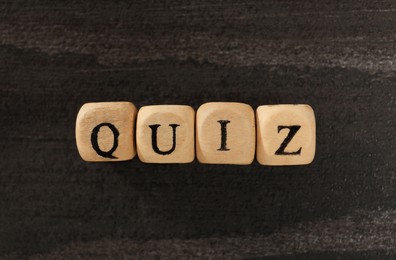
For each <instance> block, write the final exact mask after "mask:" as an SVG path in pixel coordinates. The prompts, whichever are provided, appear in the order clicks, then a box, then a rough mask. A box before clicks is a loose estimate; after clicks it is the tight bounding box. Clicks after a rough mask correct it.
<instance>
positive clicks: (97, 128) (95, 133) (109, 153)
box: [91, 123, 120, 159]
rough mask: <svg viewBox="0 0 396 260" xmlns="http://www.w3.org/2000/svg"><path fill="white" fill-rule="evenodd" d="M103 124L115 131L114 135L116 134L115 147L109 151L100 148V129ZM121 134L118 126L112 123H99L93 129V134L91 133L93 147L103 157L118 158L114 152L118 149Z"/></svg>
mask: <svg viewBox="0 0 396 260" xmlns="http://www.w3.org/2000/svg"><path fill="white" fill-rule="evenodd" d="M102 126H107V127H108V128H110V130H111V131H112V132H113V135H114V142H113V147H112V148H111V149H110V150H109V151H107V152H105V151H102V150H100V148H99V144H98V133H99V131H100V128H102ZM119 135H120V133H119V132H118V130H117V128H116V127H115V126H114V125H112V124H110V123H102V124H99V125H97V126H95V128H94V129H93V130H92V134H91V144H92V147H93V149H94V150H95V151H96V153H97V154H99V155H100V156H102V157H105V158H111V159H117V157H115V156H114V155H113V153H114V151H115V150H117V147H118V136H119Z"/></svg>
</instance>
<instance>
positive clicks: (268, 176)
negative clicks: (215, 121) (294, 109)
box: [0, 0, 396, 259]
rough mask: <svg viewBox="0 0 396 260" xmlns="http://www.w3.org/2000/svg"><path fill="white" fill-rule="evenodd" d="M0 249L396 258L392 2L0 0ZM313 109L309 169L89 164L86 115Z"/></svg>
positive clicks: (71, 255) (395, 15)
mask: <svg viewBox="0 0 396 260" xmlns="http://www.w3.org/2000/svg"><path fill="white" fill-rule="evenodd" d="M0 41H1V45H0V61H1V62H0V104H1V106H0V108H1V110H0V111H1V117H0V125H1V127H0V137H1V138H0V147H1V153H0V155H1V161H0V256H2V258H5V259H8V258H16V259H21V258H28V257H31V258H32V259H46V258H50V259H76V258H77V257H81V258H82V259H107V258H111V259H130V258H132V259H133V258H140V259H151V258H160V259H166V258H171V259H176V258H203V259H207V258H216V259H218V258H224V259H233V258H260V259H261V258H263V259H265V258H267V257H268V258H270V257H272V258H275V259H295V258H312V259H320V258H324V259H333V258H337V257H341V258H347V259H374V258H389V259H394V258H395V257H396V175H395V167H396V152H395V150H396V147H395V143H396V142H395V130H396V127H395V126H396V124H395V117H396V100H395V97H396V84H395V83H396V73H395V72H396V2H395V1H394V0H371V1H369V0H360V1H334V0H329V1H305V0H285V1H275V0H272V1H239V2H238V1H222V0H217V1H174V0H164V1H93V0H92V1H88V0H86V1H62V2H61V1H57V2H56V1H38V0H34V1H22V0H8V1H7V0H1V1H0ZM117 100H127V101H131V102H133V103H135V104H136V105H137V106H138V107H141V106H143V105H150V104H188V105H192V106H193V107H194V108H197V107H198V106H199V105H200V104H202V103H205V102H209V101H239V102H245V103H248V104H251V105H252V106H253V107H254V108H256V107H257V106H259V105H262V104H277V103H308V104H310V105H312V107H313V108H314V109H315V112H316V116H317V154H316V159H315V161H314V163H313V164H311V165H308V166H299V167H265V166H260V165H259V164H258V163H257V162H255V163H253V164H252V165H250V166H229V165H203V164H199V163H197V162H194V163H192V164H186V165H154V164H143V163H141V162H139V160H138V159H137V158H135V159H134V160H133V161H129V162H124V163H100V164H99V163H98V164H95V163H92V164H91V163H85V162H83V161H82V160H81V159H80V157H79V155H78V153H77V150H76V145H75V140H74V127H75V117H76V115H77V112H78V110H79V108H80V106H81V105H82V104H83V103H85V102H92V101H117Z"/></svg>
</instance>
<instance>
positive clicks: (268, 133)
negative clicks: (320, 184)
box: [256, 105, 316, 166]
mask: <svg viewBox="0 0 396 260" xmlns="http://www.w3.org/2000/svg"><path fill="white" fill-rule="evenodd" d="M256 118H257V160H258V162H259V163H260V164H263V165H274V166H276V165H303V164H309V163H311V162H312V161H313V159H314V156H315V146H316V126H315V115H314V112H313V110H312V108H311V107H310V106H309V105H273V106H260V107H258V108H257V115H256Z"/></svg>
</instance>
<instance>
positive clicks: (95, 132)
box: [76, 102, 136, 162]
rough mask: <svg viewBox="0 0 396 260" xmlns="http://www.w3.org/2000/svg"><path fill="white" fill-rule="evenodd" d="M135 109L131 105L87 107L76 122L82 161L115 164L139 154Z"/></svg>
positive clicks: (78, 146) (91, 105) (128, 103)
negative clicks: (135, 133) (113, 162)
mask: <svg viewBox="0 0 396 260" xmlns="http://www.w3.org/2000/svg"><path fill="white" fill-rule="evenodd" d="M135 120H136V107H135V106H134V105H133V104H132V103H130V102H100V103H87V104H84V105H83V106H82V107H81V109H80V111H79V113H78V115H77V121H76V142H77V148H78V151H79V153H80V155H81V157H82V159H83V160H85V161H88V162H112V161H126V160H131V159H132V158H133V157H134V156H135V155H136V148H135V141H134V126H135Z"/></svg>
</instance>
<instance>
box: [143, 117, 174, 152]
mask: <svg viewBox="0 0 396 260" xmlns="http://www.w3.org/2000/svg"><path fill="white" fill-rule="evenodd" d="M160 126H161V125H149V127H150V128H151V145H152V147H153V150H154V152H156V153H158V154H161V155H167V154H171V153H172V152H173V151H174V150H175V149H176V127H178V126H180V125H177V124H170V125H169V126H170V127H172V130H173V144H172V148H171V149H169V150H168V151H165V152H163V151H161V150H160V149H159V148H158V144H157V129H158V127H160Z"/></svg>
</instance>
